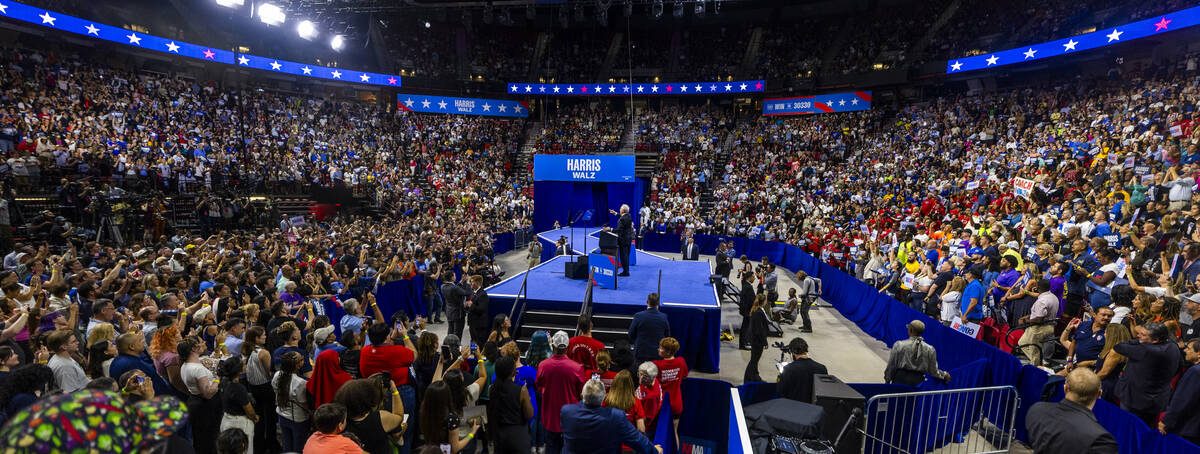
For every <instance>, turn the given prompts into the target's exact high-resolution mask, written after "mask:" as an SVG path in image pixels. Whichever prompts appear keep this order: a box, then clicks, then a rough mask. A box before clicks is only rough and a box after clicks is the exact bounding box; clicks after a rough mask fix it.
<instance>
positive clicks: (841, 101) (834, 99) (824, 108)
mask: <svg viewBox="0 0 1200 454" xmlns="http://www.w3.org/2000/svg"><path fill="white" fill-rule="evenodd" d="M870 108H871V92H869V91H855V92H850V93H832V94H828V95H816V96H801V97H799V98H774V99H765V100H763V111H762V114H763V115H809V114H819V113H836V112H856V111H860V110H868V109H870Z"/></svg>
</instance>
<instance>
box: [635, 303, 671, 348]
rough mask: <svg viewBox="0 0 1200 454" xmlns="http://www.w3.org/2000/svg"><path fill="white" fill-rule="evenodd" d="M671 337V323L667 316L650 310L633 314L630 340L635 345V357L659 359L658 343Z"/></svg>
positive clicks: (655, 310) (656, 310)
mask: <svg viewBox="0 0 1200 454" xmlns="http://www.w3.org/2000/svg"><path fill="white" fill-rule="evenodd" d="M670 335H671V323H670V322H669V321H667V314H664V313H662V312H659V311H658V309H649V308H647V309H646V310H644V311H641V312H638V313H636V314H633V322H632V323H630V324H629V340H630V341H631V342H632V343H633V351H634V353H635V355H640V356H641V357H643V358H645V357H657V356H658V342H659V341H661V340H662V339H663V338H664V337H667V336H670Z"/></svg>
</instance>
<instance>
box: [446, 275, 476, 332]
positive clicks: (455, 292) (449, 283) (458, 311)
mask: <svg viewBox="0 0 1200 454" xmlns="http://www.w3.org/2000/svg"><path fill="white" fill-rule="evenodd" d="M464 277H465V276H464ZM470 296H471V291H470V290H467V289H465V288H462V287H461V286H459V285H458V284H455V283H454V272H453V271H450V270H446V272H444V273H442V299H443V300H445V301H446V304H445V305H446V324H447V325H448V327H447V328H446V333H447V334H453V335H455V336H457V337H458V338H459V339H462V333H463V323H465V322H466V319H467V312H466V306H465V304H464V300H466V299H467V298H468V297H470Z"/></svg>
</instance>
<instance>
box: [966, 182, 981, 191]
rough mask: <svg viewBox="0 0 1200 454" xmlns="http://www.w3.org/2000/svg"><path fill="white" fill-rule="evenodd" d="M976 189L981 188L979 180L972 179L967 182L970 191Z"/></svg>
mask: <svg viewBox="0 0 1200 454" xmlns="http://www.w3.org/2000/svg"><path fill="white" fill-rule="evenodd" d="M976 189H979V180H975V181H971V182H968V183H967V190H968V191H974V190H976Z"/></svg>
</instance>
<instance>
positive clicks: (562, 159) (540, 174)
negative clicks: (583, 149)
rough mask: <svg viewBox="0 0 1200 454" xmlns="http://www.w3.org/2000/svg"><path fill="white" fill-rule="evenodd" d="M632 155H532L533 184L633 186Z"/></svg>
mask: <svg viewBox="0 0 1200 454" xmlns="http://www.w3.org/2000/svg"><path fill="white" fill-rule="evenodd" d="M633 175H634V157H633V155H561V154H538V155H533V181H589V182H609V183H632V182H633Z"/></svg>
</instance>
